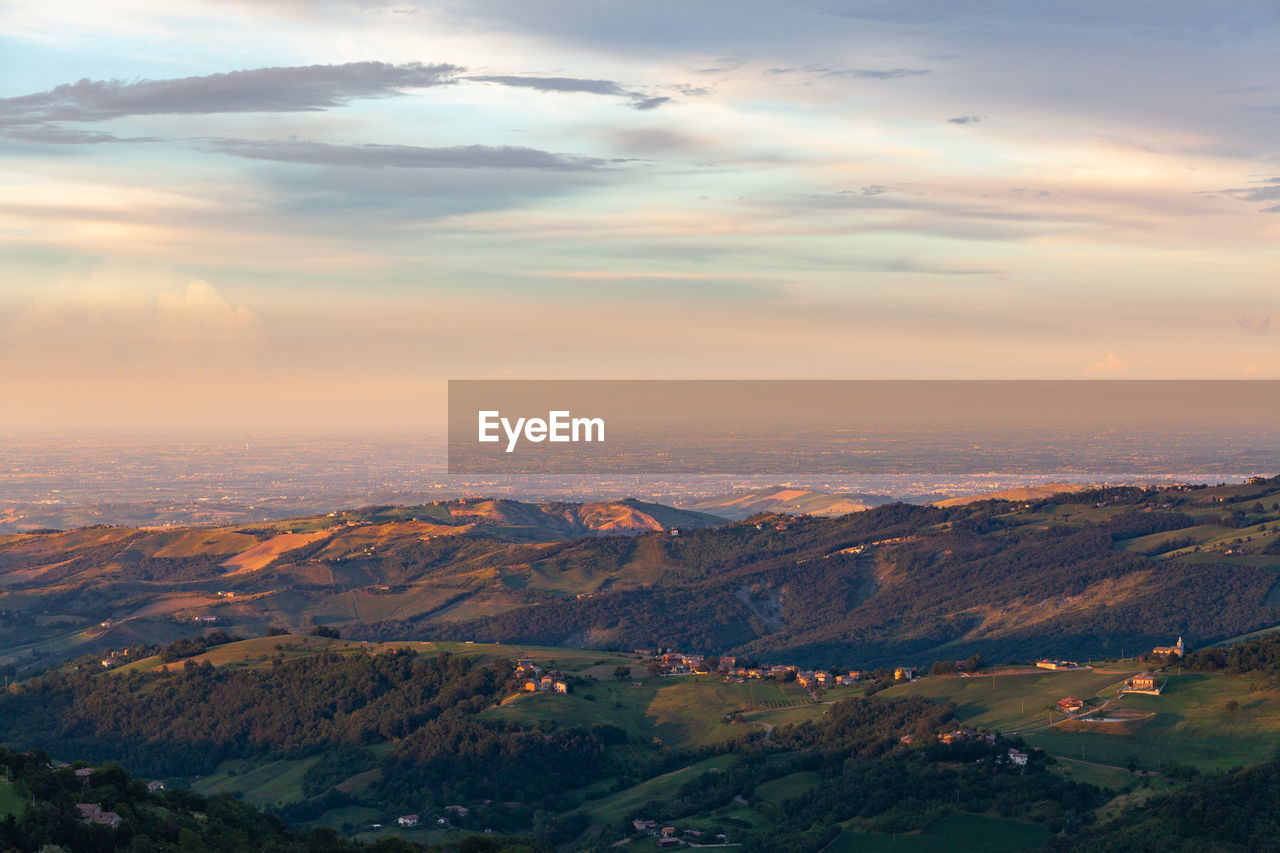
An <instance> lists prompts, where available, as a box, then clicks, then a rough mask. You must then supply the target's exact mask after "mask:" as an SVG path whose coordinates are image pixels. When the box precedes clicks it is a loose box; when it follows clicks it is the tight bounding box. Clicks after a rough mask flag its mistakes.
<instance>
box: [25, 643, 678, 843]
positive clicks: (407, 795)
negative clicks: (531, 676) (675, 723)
mask: <svg viewBox="0 0 1280 853" xmlns="http://www.w3.org/2000/svg"><path fill="white" fill-rule="evenodd" d="M511 675H512V669H511V665H510V663H509V662H506V661H500V662H494V663H492V664H489V665H486V666H473V665H472V664H471V662H470V661H469V660H468V659H467V658H465V657H459V656H453V655H450V654H448V653H444V652H442V653H439V654H437V655H431V656H419V655H416V654H414V653H412V652H410V651H408V650H401V651H399V652H394V653H390V654H379V655H367V654H363V653H361V654H355V655H340V654H337V653H335V652H321V653H319V654H316V655H313V656H310V657H305V658H299V659H295V660H280V659H277V660H275V661H273V662H271V663H270V664H269V665H266V666H262V667H257V668H243V667H232V666H228V667H221V668H215V667H213V666H211V665H210V664H209V663H208V662H205V663H202V664H197V663H195V662H194V661H191V660H187V661H186V662H185V663H184V664H183V665H182V666H181V667H180V668H177V669H175V670H173V671H167V670H164V669H162V670H158V671H152V672H146V673H143V672H125V673H103V672H101V671H96V672H95V671H93V670H89V669H85V670H82V671H78V672H76V671H72V672H55V673H52V674H50V675H47V676H45V677H43V678H39V679H35V680H33V681H31V682H29V683H27V684H25V685H24V686H23V687H22V689H21V690H19V691H16V692H12V693H9V694H6V695H4V696H2V697H0V729H3V730H4V731H5V732H6V737H7V738H8V739H9V740H10V741H11V742H13V743H20V744H23V745H30V746H34V747H37V748H40V749H44V750H47V751H49V752H51V753H53V754H57V755H63V756H79V757H84V758H87V759H90V760H94V761H103V760H113V761H119V762H121V763H123V764H124V765H125V766H128V767H129V768H130V769H131V770H132V771H134V772H138V773H143V774H146V775H148V776H153V777H171V776H180V777H190V776H192V775H204V774H208V773H212V772H214V770H215V769H216V768H217V766H218V765H219V764H220V763H221V762H223V761H225V760H227V759H232V758H243V759H275V758H300V757H304V756H309V755H317V754H318V755H320V756H321V757H320V760H319V761H317V762H316V764H315V765H313V766H312V768H311V769H310V770H309V771H308V773H307V775H306V777H305V779H304V794H305V795H306V796H307V797H308V799H307V801H305V802H301V803H293V804H290V805H289V806H287V807H285V808H284V809H283V811H282V814H284V815H285V816H286V817H287V818H289V819H290V820H296V821H302V820H309V819H312V818H314V817H316V816H318V815H319V814H320V813H322V812H324V811H326V810H328V809H330V808H335V807H338V806H342V805H346V804H348V803H350V802H355V801H356V800H355V798H352V797H350V796H348V795H346V794H343V793H342V792H340V791H336V790H334V786H336V785H337V784H338V783H340V782H342V781H343V780H345V779H347V778H349V777H350V776H352V775H354V774H355V773H358V772H361V771H363V770H369V769H375V768H376V769H379V770H381V773H379V774H378V775H377V778H376V779H375V780H374V781H373V782H372V784H371V785H370V787H369V788H367V789H366V790H365V791H364V792H363V793H362V795H361V796H362V798H363V799H364V800H365V801H367V802H369V803H374V804H377V805H378V806H379V807H385V808H392V809H395V810H399V811H401V812H404V813H409V812H419V811H423V810H426V809H429V808H432V807H434V808H442V807H444V806H445V805H450V804H455V803H457V802H458V801H460V800H461V801H462V802H466V803H475V802H479V801H481V800H494V801H500V802H512V803H516V804H517V806H516V807H513V808H512V809H509V810H507V812H504V813H501V814H495V815H493V816H491V818H490V819H489V820H488V821H487V822H486V823H485V824H484V825H485V826H487V827H493V826H497V827H499V828H502V827H506V826H522V825H528V823H529V820H530V816H531V814H532V810H534V809H543V810H546V809H552V810H557V809H559V808H563V807H564V805H565V801H564V799H563V794H564V792H565V791H566V790H568V789H570V788H573V787H577V786H579V785H582V784H585V783H586V782H589V781H591V780H593V779H596V778H600V777H602V775H605V774H615V773H620V772H621V773H626V774H630V775H644V774H646V773H648V772H649V771H650V770H651V769H652V768H655V767H662V766H665V765H664V763H663V762H670V761H672V760H675V759H674V758H673V757H672V755H671V753H670V751H669V750H667V751H663V750H661V749H659V748H658V747H657V746H655V745H653V744H637V745H633V746H632V747H630V748H629V749H627V750H625V751H623V752H621V753H620V754H621V755H623V756H625V760H620V759H619V758H617V757H614V758H611V759H608V760H606V751H607V750H608V748H609V747H611V746H614V745H619V744H624V743H625V742H626V740H627V736H626V733H625V732H624V731H623V730H622V729H619V728H617V727H616V726H611V725H593V726H590V727H587V728H582V727H565V728H561V727H558V726H557V725H556V724H555V723H554V722H553V721H547V722H545V723H543V724H542V725H541V726H539V727H537V728H523V727H521V726H519V725H516V724H503V723H496V722H495V723H490V722H485V721H481V720H479V719H477V718H476V714H477V713H478V712H480V711H482V710H484V709H485V708H488V707H490V706H492V705H493V704H494V703H495V702H496V701H497V700H498V699H499V698H501V697H502V696H503V695H509V694H510V693H511V692H513V691H514V690H515V689H516V688H515V685H514V683H513V682H512V681H511V680H510V678H511ZM385 742H390V743H391V744H392V745H393V746H392V748H391V750H390V751H389V752H386V754H385V755H383V756H381V757H376V756H375V755H374V753H373V752H371V751H370V750H369V749H368V747H369V746H371V745H373V744H377V743H385ZM566 831H567V830H566V829H564V828H563V827H553V826H549V827H547V828H546V833H545V834H547V835H550V836H556V837H560V836H561V835H562V834H563V833H564V832H566Z"/></svg>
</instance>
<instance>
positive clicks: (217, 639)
mask: <svg viewBox="0 0 1280 853" xmlns="http://www.w3.org/2000/svg"><path fill="white" fill-rule="evenodd" d="M242 639H244V638H243V637H236V636H234V635H232V634H228V633H227V632H226V631H210V632H209V633H208V634H205V635H204V636H203V637H182V638H180V639H177V640H174V641H173V642H172V643H170V644H169V645H167V646H165V647H164V648H162V649H161V650H160V660H161V661H163V662H164V663H173V662H174V661H180V660H182V659H183V658H193V657H195V656H196V655H202V654H204V653H205V652H207V651H208V650H209V649H211V648H213V647H214V646H222V645H226V644H227V643H234V642H236V641H238V640H242Z"/></svg>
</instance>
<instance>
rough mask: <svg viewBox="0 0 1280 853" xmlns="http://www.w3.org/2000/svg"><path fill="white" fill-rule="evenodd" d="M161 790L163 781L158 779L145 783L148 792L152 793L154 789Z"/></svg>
mask: <svg viewBox="0 0 1280 853" xmlns="http://www.w3.org/2000/svg"><path fill="white" fill-rule="evenodd" d="M163 790H164V783H163V782H161V781H160V780H158V779H157V780H153V781H151V782H148V783H147V793H148V794H154V793H155V792H156V791H163Z"/></svg>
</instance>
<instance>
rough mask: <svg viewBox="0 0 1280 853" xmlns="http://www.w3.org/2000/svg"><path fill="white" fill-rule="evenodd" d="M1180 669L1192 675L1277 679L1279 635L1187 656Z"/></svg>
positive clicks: (1279, 658) (1279, 656) (1202, 650)
mask: <svg viewBox="0 0 1280 853" xmlns="http://www.w3.org/2000/svg"><path fill="white" fill-rule="evenodd" d="M1182 665H1183V666H1185V667H1186V668H1187V669H1190V670H1192V671H1194V672H1226V673H1230V674H1233V675H1242V674H1246V673H1256V674H1259V675H1264V676H1267V677H1268V678H1272V679H1280V633H1273V634H1264V635H1262V636H1261V637H1257V638H1255V639H1252V640H1245V641H1244V642H1241V643H1236V644H1235V645H1233V646H1227V647H1225V648H1223V647H1220V646H1217V647H1213V648H1208V649H1199V650H1197V651H1194V652H1188V653H1187V655H1186V657H1185V658H1184V659H1183V661H1182Z"/></svg>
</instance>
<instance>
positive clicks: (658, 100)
mask: <svg viewBox="0 0 1280 853" xmlns="http://www.w3.org/2000/svg"><path fill="white" fill-rule="evenodd" d="M462 79H465V80H471V81H475V82H478V83H496V84H498V85H499V86H514V87H516V88H519V89H534V90H536V91H539V92H584V93H586V94H590V95H613V96H615V97H619V98H627V99H628V100H630V101H631V107H632V108H633V109H637V110H652V109H654V108H656V107H659V106H661V105H662V104H665V103H667V102H669V101H670V100H671V99H670V98H666V97H650V96H648V95H646V94H644V93H643V92H634V91H631V90H628V89H626V88H624V87H623V86H622V84H621V83H617V82H615V81H613V80H586V79H583V78H580V77H526V76H520V75H503V74H486V75H473V76H470V77H465V78H462ZM703 91H705V90H703Z"/></svg>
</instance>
